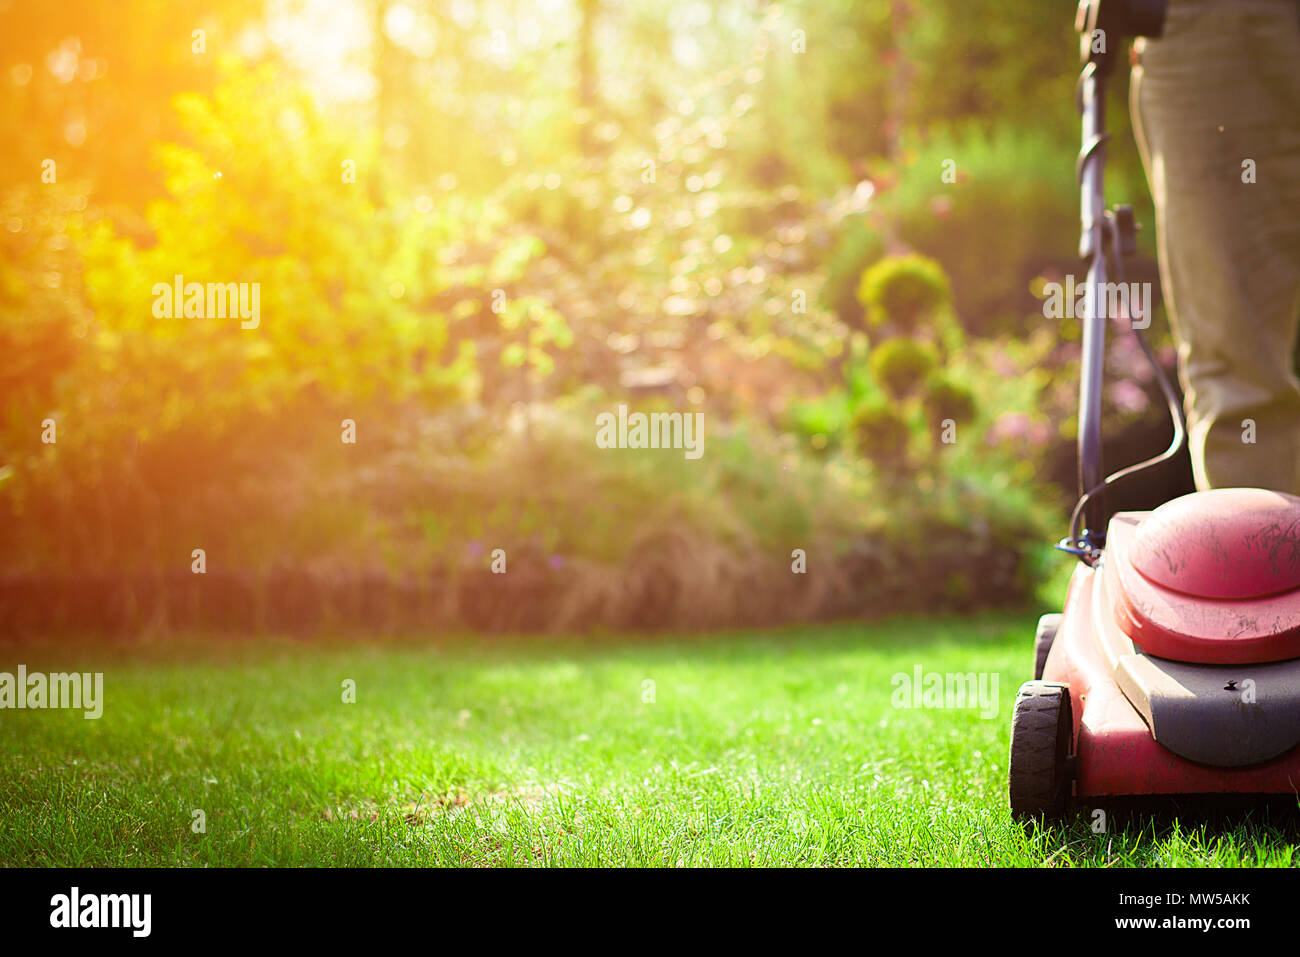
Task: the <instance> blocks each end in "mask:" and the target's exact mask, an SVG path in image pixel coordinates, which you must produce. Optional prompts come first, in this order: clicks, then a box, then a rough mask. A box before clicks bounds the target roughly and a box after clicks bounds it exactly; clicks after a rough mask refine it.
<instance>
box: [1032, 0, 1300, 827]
mask: <svg viewBox="0 0 1300 957" xmlns="http://www.w3.org/2000/svg"><path fill="white" fill-rule="evenodd" d="M1163 8H1164V3H1163V0H1083V2H1082V3H1080V5H1079V17H1078V20H1077V22H1076V26H1077V27H1078V28H1079V30H1080V31H1081V33H1082V35H1083V40H1082V49H1083V51H1084V52H1083V59H1084V68H1083V72H1082V74H1081V75H1080V77H1079V88H1078V98H1079V106H1080V110H1081V112H1082V114H1083V147H1082V149H1081V150H1080V153H1079V163H1078V173H1079V181H1080V185H1081V194H1082V205H1081V214H1082V221H1083V231H1082V238H1081V240H1080V256H1081V258H1082V259H1083V260H1085V261H1087V262H1088V263H1089V266H1088V278H1087V290H1086V293H1085V297H1086V298H1085V302H1086V310H1085V313H1084V316H1083V319H1082V325H1083V355H1082V387H1081V392H1080V397H1079V488H1080V493H1081V495H1080V498H1079V502H1078V505H1077V506H1076V507H1075V509H1074V513H1073V514H1072V516H1071V519H1070V534H1069V536H1068V537H1067V538H1066V539H1064V540H1063V541H1062V542H1061V543H1060V544H1059V545H1058V546H1057V547H1058V548H1061V549H1062V550H1064V551H1067V552H1069V553H1071V554H1073V555H1075V556H1077V557H1078V559H1079V566H1078V567H1077V568H1076V569H1075V572H1074V575H1073V577H1072V578H1071V580H1070V586H1069V592H1068V596H1067V598H1066V601H1065V610H1064V611H1063V613H1061V614H1059V615H1045V616H1044V617H1043V618H1042V619H1041V620H1040V621H1039V624H1038V634H1037V636H1036V637H1035V640H1034V680H1033V681H1027V682H1025V684H1024V685H1022V686H1021V688H1020V691H1019V693H1018V695H1017V696H1016V704H1015V711H1014V716H1013V719H1012V727H1011V761H1010V790H1011V812H1012V815H1013V817H1015V818H1017V819H1018V820H1021V821H1029V820H1035V819H1044V818H1055V817H1060V816H1061V815H1063V814H1064V813H1065V811H1066V810H1067V808H1068V807H1069V805H1070V803H1071V801H1072V800H1074V801H1083V800H1087V799H1096V800H1098V801H1100V800H1101V799H1103V798H1107V799H1108V798H1119V797H1130V796H1152V795H1166V796H1173V795H1224V794H1254V795H1295V794H1297V793H1300V747H1298V745H1300V498H1297V497H1295V496H1293V495H1287V494H1284V493H1281V492H1271V491H1266V490H1264V489H1255V488H1234V489H1216V490H1212V491H1204V492H1194V493H1192V494H1190V495H1184V496H1182V497H1180V498H1176V499H1174V500H1172V501H1170V502H1167V503H1165V504H1164V505H1162V506H1160V507H1159V508H1157V509H1155V510H1154V511H1151V512H1118V513H1116V514H1114V515H1113V516H1112V515H1108V513H1107V510H1106V508H1105V504H1104V493H1105V492H1106V490H1107V488H1108V487H1110V486H1112V485H1114V484H1115V483H1116V482H1119V481H1122V480H1123V479H1124V478H1125V477H1127V476H1130V475H1132V474H1134V473H1136V472H1138V471H1140V470H1142V469H1145V468H1149V467H1151V466H1154V465H1157V464H1159V463H1161V462H1164V461H1167V460H1168V459H1171V458H1173V457H1174V456H1175V455H1176V454H1177V453H1178V451H1179V450H1180V449H1181V447H1182V445H1183V443H1184V441H1185V440H1186V428H1185V423H1184V420H1183V412H1182V406H1181V402H1180V401H1179V398H1178V395H1177V393H1176V392H1175V390H1174V388H1173V386H1172V385H1171V384H1170V382H1169V380H1168V377H1167V376H1166V375H1165V374H1164V372H1163V370H1162V369H1161V368H1160V366H1159V364H1158V362H1157V361H1156V358H1155V356H1154V354H1153V353H1152V351H1151V348H1150V346H1149V345H1148V344H1147V342H1146V340H1145V339H1144V338H1143V337H1142V334H1141V331H1140V330H1139V329H1137V328H1136V327H1134V324H1133V323H1131V322H1130V323H1129V326H1130V328H1131V331H1132V332H1133V334H1134V335H1136V336H1137V337H1138V342H1139V344H1140V346H1141V348H1142V351H1143V353H1144V354H1145V355H1146V357H1147V359H1148V360H1149V361H1150V362H1151V365H1152V367H1153V368H1154V369H1155V370H1156V378H1157V380H1158V381H1159V383H1160V388H1161V390H1162V392H1163V393H1164V397H1165V399H1166V401H1167V402H1168V404H1169V411H1170V416H1171V418H1172V419H1173V422H1174V439H1173V442H1172V444H1171V445H1170V446H1169V448H1168V449H1167V450H1166V451H1165V452H1163V453H1162V454H1161V455H1158V456H1156V457H1154V458H1152V459H1148V460H1147V461H1145V462H1140V463H1138V464H1137V465H1133V466H1130V467H1129V468H1126V469H1122V470H1121V471H1119V472H1116V473H1114V474H1113V475H1110V476H1107V477H1106V478H1104V479H1103V478H1102V477H1101V476H1102V470H1101V431H1100V416H1101V385H1102V364H1103V358H1104V352H1105V341H1106V325H1107V321H1108V319H1109V318H1110V317H1109V316H1108V315H1107V314H1106V310H1107V305H1108V297H1107V295H1105V288H1106V284H1107V275H1108V273H1109V274H1111V275H1114V276H1116V278H1117V279H1118V280H1119V281H1120V282H1121V283H1122V282H1123V275H1122V269H1123V259H1124V258H1125V256H1127V255H1130V254H1131V253H1132V252H1133V251H1134V249H1135V245H1136V244H1135V230H1136V227H1135V224H1134V221H1133V215H1132V211H1131V209H1128V208H1126V207H1117V208H1116V209H1115V210H1114V211H1109V210H1107V209H1106V208H1105V202H1104V199H1103V189H1102V186H1103V178H1102V173H1103V162H1104V155H1105V154H1104V150H1105V142H1106V139H1107V136H1108V134H1107V133H1106V132H1105V103H1104V96H1105V90H1106V81H1107V79H1108V77H1109V75H1110V73H1111V71H1112V69H1113V66H1114V62H1113V57H1114V56H1115V55H1116V53H1117V51H1118V49H1119V47H1120V44H1121V36H1159V34H1160V31H1161V26H1162V23H1163V19H1164V9H1163ZM1098 30H1100V31H1102V33H1101V35H1102V36H1104V44H1098V43H1096V42H1093V40H1094V38H1095V37H1097V36H1098V34H1097V33H1096V31H1098Z"/></svg>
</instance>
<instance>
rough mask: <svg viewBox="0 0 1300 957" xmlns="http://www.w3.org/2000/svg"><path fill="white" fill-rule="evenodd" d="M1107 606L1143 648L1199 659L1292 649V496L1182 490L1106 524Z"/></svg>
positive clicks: (1241, 659) (1272, 657) (1298, 537)
mask: <svg viewBox="0 0 1300 957" xmlns="http://www.w3.org/2000/svg"><path fill="white" fill-rule="evenodd" d="M1105 566H1106V568H1105V575H1106V578H1107V585H1108V587H1107V592H1108V593H1109V596H1110V598H1111V601H1112V613H1113V614H1114V619H1115V621H1116V622H1118V623H1119V625H1120V627H1121V629H1122V630H1123V631H1124V632H1125V633H1126V634H1127V636H1128V637H1129V638H1130V639H1131V640H1132V641H1133V642H1134V643H1135V644H1136V645H1138V646H1139V647H1141V649H1142V650H1143V652H1145V653H1146V654H1148V655H1155V656H1157V657H1160V658H1168V659H1172V660H1174V661H1183V662H1194V663H1203V664H1246V663H1256V662H1268V661H1283V660H1287V659H1291V658H1298V657H1300V498H1297V497H1296V496H1294V495H1287V494H1285V493H1283V492H1270V491H1266V490H1264V489H1256V488H1231V489H1215V490H1212V491H1205V492H1194V493H1192V494H1190V495H1184V496H1182V497H1181V498H1176V499H1174V500H1172V501H1170V502H1167V503H1165V504H1164V505H1162V506H1160V508H1157V509H1156V510H1155V511H1153V512H1150V513H1147V514H1142V513H1120V514H1118V515H1116V516H1115V518H1114V520H1113V521H1112V522H1111V523H1110V529H1109V533H1108V535H1107V542H1106V560H1105Z"/></svg>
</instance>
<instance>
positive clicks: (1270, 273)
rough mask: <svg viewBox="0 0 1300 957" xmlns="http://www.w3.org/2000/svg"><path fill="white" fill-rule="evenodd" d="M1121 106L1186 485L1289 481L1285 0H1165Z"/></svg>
mask: <svg viewBox="0 0 1300 957" xmlns="http://www.w3.org/2000/svg"><path fill="white" fill-rule="evenodd" d="M1132 113H1133V122H1134V130H1135V132H1136V134H1137V138H1138V146H1139V149H1140V151H1141V154H1142V161H1143V163H1144V164H1145V166H1146V171H1147V178H1148V181H1149V182H1150V184H1151V193H1152V196H1153V198H1154V200H1155V206H1156V227H1157V243H1158V247H1159V257H1160V273H1161V277H1162V285H1163V289H1164V294H1165V303H1166V305H1167V307H1168V310H1169V318H1170V324H1171V326H1172V329H1173V334H1174V340H1175V342H1176V343H1177V346H1178V368H1179V377H1180V379H1181V381H1182V385H1183V389H1184V391H1185V393H1186V396H1187V416H1188V432H1189V437H1190V446H1191V453H1192V467H1193V471H1194V473H1195V477H1196V485H1197V487H1198V488H1201V489H1205V488H1216V487H1217V488H1222V487H1225V486H1260V487H1263V488H1272V489H1280V490H1283V491H1288V492H1294V493H1300V382H1298V381H1297V378H1296V375H1295V372H1294V370H1293V360H1292V357H1293V354H1294V351H1295V345H1296V334H1297V310H1298V309H1300V3H1297V2H1296V0H1171V2H1170V4H1169V14H1168V18H1167V20H1166V27H1165V33H1164V36H1163V37H1162V38H1160V39H1156V40H1146V41H1143V42H1142V43H1141V44H1140V45H1139V62H1138V65H1137V66H1135V67H1134V70H1133V82H1132ZM1247 161H1250V162H1249V163H1248V162H1247ZM1252 166H1253V178H1254V180H1255V182H1253V183H1251V182H1245V181H1243V177H1245V178H1246V179H1249V178H1250V176H1249V171H1248V167H1252ZM1247 420H1249V422H1247ZM1251 423H1253V429H1252V428H1251ZM1252 433H1253V438H1254V443H1253V444H1252V443H1251V442H1250V439H1251V438H1252Z"/></svg>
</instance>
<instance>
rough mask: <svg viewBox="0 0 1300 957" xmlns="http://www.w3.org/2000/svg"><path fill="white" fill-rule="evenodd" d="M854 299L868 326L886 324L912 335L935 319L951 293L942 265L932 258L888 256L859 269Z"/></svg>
mask: <svg viewBox="0 0 1300 957" xmlns="http://www.w3.org/2000/svg"><path fill="white" fill-rule="evenodd" d="M858 299H859V300H861V302H862V304H863V306H865V307H866V320H867V327H868V328H869V329H872V330H876V329H879V328H880V327H882V326H885V325H889V326H891V327H892V328H893V330H894V331H895V332H896V333H897V334H899V335H912V334H914V333H915V332H916V331H917V329H918V328H919V327H920V326H921V325H922V324H925V323H932V322H934V321H935V320H936V319H937V318H938V315H939V313H940V310H942V309H944V308H945V307H946V306H947V305H948V303H949V301H950V300H951V292H950V290H949V289H948V277H947V276H945V275H944V272H943V267H942V266H940V265H939V264H938V263H937V262H935V261H934V260H933V259H927V258H926V257H924V256H916V255H910V256H891V257H889V258H887V259H883V260H881V261H880V262H879V263H876V264H875V265H874V266H872V267H870V268H869V269H866V270H864V271H863V273H862V280H861V282H860V284H859V286H858Z"/></svg>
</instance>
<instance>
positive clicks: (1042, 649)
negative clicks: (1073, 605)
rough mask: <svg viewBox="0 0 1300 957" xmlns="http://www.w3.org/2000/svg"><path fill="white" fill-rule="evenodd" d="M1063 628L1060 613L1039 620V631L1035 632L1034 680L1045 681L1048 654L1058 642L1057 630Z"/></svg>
mask: <svg viewBox="0 0 1300 957" xmlns="http://www.w3.org/2000/svg"><path fill="white" fill-rule="evenodd" d="M1060 626H1061V615H1060V613H1059V612H1057V613H1056V614H1052V615H1044V616H1043V617H1042V618H1040V619H1038V629H1037V631H1035V632H1034V680H1035V681H1042V680H1043V669H1045V668H1046V667H1047V653H1048V652H1049V651H1051V650H1052V642H1053V641H1055V640H1056V629H1057V628H1059V627H1060Z"/></svg>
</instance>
